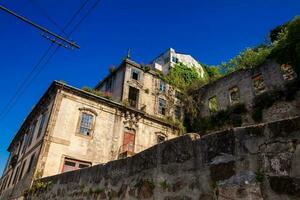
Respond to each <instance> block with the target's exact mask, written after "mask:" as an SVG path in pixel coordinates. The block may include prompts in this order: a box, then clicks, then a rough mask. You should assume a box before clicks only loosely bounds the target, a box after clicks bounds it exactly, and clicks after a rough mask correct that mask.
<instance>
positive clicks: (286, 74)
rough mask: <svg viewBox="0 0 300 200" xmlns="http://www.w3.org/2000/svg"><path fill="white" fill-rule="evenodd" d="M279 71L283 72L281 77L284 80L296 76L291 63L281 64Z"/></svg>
mask: <svg viewBox="0 0 300 200" xmlns="http://www.w3.org/2000/svg"><path fill="white" fill-rule="evenodd" d="M281 71H282V73H283V79H284V80H288V81H289V80H293V79H295V78H296V76H297V75H296V73H295V71H294V69H293V67H292V66H291V65H288V64H282V65H281Z"/></svg>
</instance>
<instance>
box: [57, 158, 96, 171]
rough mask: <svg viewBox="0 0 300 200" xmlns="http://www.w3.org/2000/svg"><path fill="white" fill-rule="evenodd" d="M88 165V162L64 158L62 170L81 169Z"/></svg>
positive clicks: (89, 164)
mask: <svg viewBox="0 0 300 200" xmlns="http://www.w3.org/2000/svg"><path fill="white" fill-rule="evenodd" d="M90 166H92V164H91V163H90V162H85V161H80V160H74V159H70V158H65V161H64V165H63V169H62V172H69V171H73V170H78V169H83V168H86V167H90Z"/></svg>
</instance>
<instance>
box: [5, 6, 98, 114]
mask: <svg viewBox="0 0 300 200" xmlns="http://www.w3.org/2000/svg"><path fill="white" fill-rule="evenodd" d="M88 1H89V0H86V1H85V2H84V3H83V4H82V5H81V6H80V8H79V9H78V10H77V11H76V12H75V13H74V15H73V16H72V18H71V19H70V20H69V22H68V23H67V24H66V26H65V27H64V28H63V29H62V30H65V29H66V28H67V27H68V26H69V25H70V24H71V23H72V22H73V21H74V19H75V18H76V17H77V15H78V14H79V13H80V11H81V10H82V9H83V8H84V7H85V5H86V4H87V2H88ZM99 2H100V0H96V2H95V3H94V4H93V6H92V7H91V8H90V9H89V10H88V11H87V13H86V14H85V15H84V16H83V17H82V18H81V20H80V21H79V22H78V23H77V24H76V25H75V26H74V28H73V29H72V31H71V32H70V33H69V34H68V36H67V38H68V37H70V36H71V35H72V33H73V32H74V31H75V30H76V29H77V28H78V27H79V25H80V24H81V23H82V22H83V21H84V19H86V18H87V17H88V15H89V14H90V13H91V12H92V10H93V9H94V8H95V7H96V6H97V5H98V3H99ZM52 46H53V42H52V43H51V45H50V46H49V47H48V49H47V50H46V52H45V53H44V54H43V56H42V57H41V58H40V59H39V62H38V63H37V64H36V65H35V67H34V68H33V69H32V70H31V72H34V71H35V70H36V69H37V68H38V67H39V65H40V64H41V63H42V61H43V59H44V58H45V57H46V55H47V54H48V53H49V51H50V50H51V48H52ZM59 48H60V46H57V47H56V48H55V50H54V52H53V53H52V54H51V55H50V56H49V57H48V59H47V61H46V62H45V63H44V65H43V66H41V68H40V69H39V70H38V71H37V73H36V74H35V75H34V76H33V77H31V75H32V74H31V73H30V74H29V75H28V76H27V77H26V78H25V80H24V81H23V82H22V84H21V86H20V87H19V88H18V90H17V92H16V93H15V95H14V96H13V97H12V98H11V99H10V101H9V102H8V104H7V105H6V106H5V108H4V109H3V111H2V112H1V113H0V120H1V119H3V118H4V117H5V116H6V115H7V114H8V113H9V112H10V110H11V109H12V108H13V107H14V105H15V104H16V103H17V101H18V98H19V97H20V96H21V95H22V94H23V93H24V92H25V90H26V89H27V88H28V87H29V86H30V85H31V83H32V82H33V80H34V79H35V78H36V77H37V76H38V75H39V74H40V73H41V72H42V70H43V69H44V68H45V66H46V65H47V64H48V63H49V62H50V60H51V59H52V58H53V57H54V55H55V54H56V53H57V51H58V50H59ZM27 81H29V82H28V83H27V84H26V82H27ZM23 83H24V84H23ZM23 86H24V87H23ZM22 89H23V91H22Z"/></svg>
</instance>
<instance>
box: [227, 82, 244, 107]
mask: <svg viewBox="0 0 300 200" xmlns="http://www.w3.org/2000/svg"><path fill="white" fill-rule="evenodd" d="M235 89H236V91H234V90H235ZM234 92H237V95H238V100H237V101H234V100H232V94H233V93H234ZM228 93H229V102H230V105H235V104H239V103H240V102H241V94H240V88H239V87H238V86H233V87H231V88H229V89H228Z"/></svg>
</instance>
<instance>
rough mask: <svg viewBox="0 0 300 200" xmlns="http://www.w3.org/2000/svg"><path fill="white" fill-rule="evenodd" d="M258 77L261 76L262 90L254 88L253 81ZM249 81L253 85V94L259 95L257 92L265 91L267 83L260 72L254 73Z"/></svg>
mask: <svg viewBox="0 0 300 200" xmlns="http://www.w3.org/2000/svg"><path fill="white" fill-rule="evenodd" d="M258 77H261V78H262V81H263V86H264V88H263V90H258V89H256V87H255V81H256V79H258ZM251 82H252V87H253V91H254V94H255V95H259V94H262V93H264V92H265V91H267V85H266V82H265V78H264V76H263V74H262V73H258V74H256V75H254V76H252V77H251Z"/></svg>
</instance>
